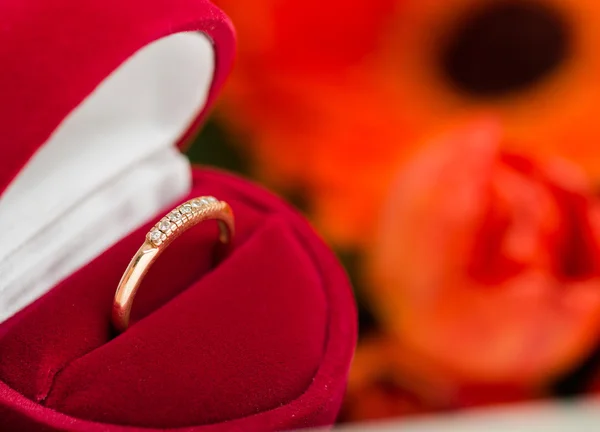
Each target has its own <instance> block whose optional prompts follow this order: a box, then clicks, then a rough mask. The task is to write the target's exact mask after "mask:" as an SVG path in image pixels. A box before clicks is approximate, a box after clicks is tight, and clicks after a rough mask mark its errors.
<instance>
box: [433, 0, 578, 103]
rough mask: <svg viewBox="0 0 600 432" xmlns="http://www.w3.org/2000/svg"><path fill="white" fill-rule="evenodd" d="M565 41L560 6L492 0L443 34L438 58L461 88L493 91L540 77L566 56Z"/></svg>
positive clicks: (523, 85) (477, 92) (528, 83)
mask: <svg viewBox="0 0 600 432" xmlns="http://www.w3.org/2000/svg"><path fill="white" fill-rule="evenodd" d="M569 45H570V40H569V32H568V25H567V23H566V22H565V21H564V20H563V17H562V16H561V15H560V14H559V13H558V11H555V10H554V9H551V8H550V7H549V6H546V5H544V4H542V3H538V2H532V1H517V0H504V1H495V2H490V3H489V4H488V5H485V6H479V7H476V8H474V9H473V10H472V11H471V12H470V13H469V14H466V15H465V16H464V17H463V18H462V19H461V21H460V22H458V23H457V25H456V26H455V27H454V29H453V31H452V32H451V33H450V34H447V35H446V36H445V37H444V43H443V44H442V50H441V53H440V62H441V68H442V70H443V73H444V75H445V76H446V77H447V78H448V79H449V80H450V82H451V83H452V85H453V86H455V87H456V88H457V89H458V90H459V91H462V92H463V93H467V94H469V95H471V96H474V97H497V96H503V95H504V94H506V93H511V92H515V91H519V90H523V89H525V88H527V87H528V86H531V85H532V84H535V83H536V82H537V81H539V80H541V79H542V78H544V77H545V76H546V75H547V74H549V73H550V72H552V71H553V70H554V69H555V68H556V67H557V66H558V65H560V64H561V62H563V61H564V60H565V58H566V57H567V54H568V51H569Z"/></svg>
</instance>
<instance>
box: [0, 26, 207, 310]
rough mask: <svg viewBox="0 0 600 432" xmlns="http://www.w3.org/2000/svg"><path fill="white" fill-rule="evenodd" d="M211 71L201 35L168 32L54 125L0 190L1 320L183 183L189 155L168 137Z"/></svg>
mask: <svg viewBox="0 0 600 432" xmlns="http://www.w3.org/2000/svg"><path fill="white" fill-rule="evenodd" d="M213 73H214V51H213V46H212V43H211V42H210V40H209V39H208V38H207V37H206V36H205V35H203V34H201V33H192V32H190V33H179V34H175V35H171V36H169V37H166V38H163V39H161V40H158V41H156V42H154V43H152V44H150V45H148V46H146V47H144V48H143V49H141V50H140V51H138V52H137V53H136V54H134V55H133V56H132V57H131V58H130V59H129V60H127V61H126V62H125V63H124V64H123V65H121V66H120V67H119V68H118V69H117V70H116V71H114V72H113V73H112V74H111V75H110V76H109V77H108V78H107V79H106V80H105V81H104V82H102V83H101V84H100V85H99V86H98V87H97V89H96V90H95V91H94V92H93V93H92V94H91V95H89V97H88V98H86V100H84V101H83V102H82V103H81V104H80V105H79V106H78V107H77V108H76V109H75V110H74V111H73V112H72V113H71V114H70V115H69V116H68V117H67V118H66V119H65V120H64V121H63V122H62V124H61V125H60V126H59V127H58V128H57V129H56V130H55V132H54V133H53V135H52V136H51V137H50V138H49V139H48V141H47V142H46V143H45V144H44V145H43V146H42V147H41V148H40V150H39V151H38V152H37V153H36V154H35V155H34V156H33V158H32V159H31V160H30V161H29V162H28V164H27V165H26V166H25V167H24V169H23V170H22V171H21V173H20V174H19V175H18V176H17V178H16V179H15V180H14V181H13V182H12V184H11V185H10V186H9V187H8V189H7V190H6V191H5V193H4V194H3V195H2V196H1V197H0V227H2V228H1V232H2V236H1V238H2V241H0V321H2V320H4V319H5V318H7V317H9V316H11V315H12V314H14V313H15V312H17V311H18V310H19V309H21V308H23V307H24V306H26V305H27V304H28V303H30V302H31V301H33V300H35V299H36V298H38V297H39V296H40V295H42V294H44V293H45V292H47V291H48V290H49V289H50V288H52V287H53V286H54V285H55V284H56V283H57V282H59V281H60V280H61V279H63V278H65V277H66V276H68V275H69V274H71V273H73V272H74V271H75V270H77V269H78V268H80V267H81V266H82V265H84V264H86V263H88V262H90V261H91V260H92V259H94V258H95V257H96V256H98V255H99V254H100V253H101V252H102V251H104V250H106V249H107V248H109V247H110V246H111V245H113V244H114V243H115V242H117V241H118V240H119V239H121V238H122V237H124V236H125V235H127V234H128V233H129V232H131V231H132V230H133V229H134V228H136V227H138V226H140V225H141V224H142V223H144V222H147V221H148V220H150V219H152V218H156V217H160V215H159V214H158V212H159V211H161V210H163V209H164V208H165V207H166V206H168V205H170V204H172V203H173V202H174V201H175V200H177V199H178V198H180V197H182V196H183V195H185V194H186V193H187V192H188V191H189V188H190V183H191V175H190V167H189V162H188V161H187V159H186V158H185V156H183V155H181V154H180V153H179V151H178V150H177V149H176V148H175V147H174V144H175V143H176V142H177V140H178V139H179V138H180V137H181V135H182V134H183V133H184V132H185V131H186V130H187V129H188V128H189V126H190V123H191V122H192V121H193V120H194V119H195V118H196V116H197V114H198V112H199V111H200V110H201V109H202V108H203V107H204V105H205V102H206V98H207V95H208V90H209V88H210V84H211V82H212V79H213ZM123 270H124V269H123ZM115 288H116V287H115Z"/></svg>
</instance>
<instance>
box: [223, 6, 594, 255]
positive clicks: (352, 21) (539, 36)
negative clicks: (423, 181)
mask: <svg viewBox="0 0 600 432" xmlns="http://www.w3.org/2000/svg"><path fill="white" fill-rule="evenodd" d="M216 2H217V3H218V4H219V5H220V6H222V7H223V8H224V9H225V11H226V12H227V13H228V14H229V15H230V16H231V17H232V19H233V21H234V23H235V25H236V27H237V30H238V32H239V59H238V63H237V65H236V68H235V70H234V73H233V76H232V77H231V80H230V82H229V84H228V86H227V88H226V89H225V93H224V95H223V98H222V104H221V107H220V110H219V112H218V114H219V116H220V117H221V119H223V121H224V122H225V123H226V124H227V126H229V128H230V130H235V131H237V133H238V134H239V136H240V137H241V138H242V141H243V143H244V144H245V145H248V146H249V147H251V149H252V152H251V153H252V154H253V155H254V156H255V158H256V161H255V162H256V163H257V174H258V175H259V176H260V177H261V178H262V179H263V180H265V181H266V182H268V184H270V185H271V186H273V187H276V188H279V189H280V190H284V191H288V192H289V191H292V192H294V193H296V192H298V191H299V192H300V193H301V194H303V195H305V196H306V198H308V202H309V205H310V207H311V213H312V216H313V219H314V221H315V222H316V224H317V225H318V227H319V228H320V229H321V230H322V232H323V233H325V234H326V235H327V236H328V237H329V238H330V239H332V240H334V241H335V242H336V243H338V244H340V245H343V246H362V245H364V242H365V241H367V240H368V239H369V238H370V236H371V235H372V233H373V232H374V229H375V226H374V223H375V219H374V217H373V211H372V210H373V209H378V208H379V207H380V205H381V204H382V202H383V200H384V197H385V193H386V191H387V189H388V186H389V183H390V181H391V179H392V178H393V176H394V173H395V172H396V171H397V170H398V169H399V167H400V166H401V165H402V164H403V163H404V161H405V160H406V159H408V158H410V156H411V154H412V153H413V150H414V149H415V147H418V146H419V143H420V142H422V141H423V140H424V139H426V138H427V137H428V136H429V134H431V133H432V132H438V131H441V130H443V129H444V128H446V127H447V126H449V125H450V126H452V125H455V124H456V122H457V119H462V118H464V117H465V116H466V117H469V116H470V115H471V114H472V113H473V112H477V111H479V110H481V109H484V110H492V111H494V112H496V113H497V114H498V115H499V116H501V118H502V121H503V123H504V127H505V131H506V136H507V138H508V141H507V145H511V146H512V147H513V150H517V151H523V150H525V151H533V152H535V153H539V154H544V155H551V154H560V155H562V156H564V157H566V158H568V159H571V160H573V161H576V162H577V163H580V164H581V165H582V166H583V167H584V169H586V170H587V171H588V172H589V173H593V174H594V175H596V176H597V175H598V174H600V157H598V153H597V148H596V147H597V143H598V142H599V141H600V127H599V126H598V124H597V122H596V109H595V107H596V101H597V100H599V99H600V78H598V77H599V75H598V72H599V71H600V56H598V55H597V52H598V50H599V49H600V2H597V1H596V0H495V1H489V2H481V1H478V0H449V1H443V2H442V1H439V0H370V1H365V0H362V1H358V2H353V3H352V5H351V6H350V5H349V4H348V3H347V2H340V1H329V2H322V1H317V0H305V1H302V2H297V1H291V0H256V1H252V2H250V1H243V0H237V1H233V0H217V1H216ZM525 147H526V148H525Z"/></svg>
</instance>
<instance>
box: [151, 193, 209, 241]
mask: <svg viewBox="0 0 600 432" xmlns="http://www.w3.org/2000/svg"><path fill="white" fill-rule="evenodd" d="M218 203H219V200H218V199H216V198H215V197H212V196H205V197H200V198H195V199H193V200H190V201H187V202H185V203H183V204H181V205H180V206H179V207H177V208H176V209H175V210H173V211H171V212H170V213H169V214H168V215H166V216H165V217H164V218H162V219H161V220H159V221H158V222H157V224H156V225H154V227H152V229H151V230H150V231H149V232H148V234H147V235H146V238H147V239H148V241H149V242H150V243H152V244H153V245H155V246H158V245H160V244H161V243H163V242H164V241H165V240H167V239H168V238H169V236H170V235H171V234H173V233H174V232H176V231H177V230H178V229H179V228H180V227H181V226H183V225H185V224H186V223H187V222H189V221H191V220H193V219H195V218H196V217H198V216H200V215H204V214H206V213H207V212H208V211H211V210H214V206H215V204H218Z"/></svg>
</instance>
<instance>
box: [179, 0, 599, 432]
mask: <svg viewBox="0 0 600 432" xmlns="http://www.w3.org/2000/svg"><path fill="white" fill-rule="evenodd" d="M215 3H217V4H218V5H219V6H221V7H222V8H223V9H224V10H225V11H226V12H227V13H228V14H229V16H230V17H231V18H232V20H233V22H234V25H235V27H236V29H237V31H238V41H239V49H238V50H239V52H238V58H237V63H236V65H235V69H234V72H233V74H232V76H231V78H230V80H229V82H228V84H227V86H226V88H225V91H224V94H223V96H222V97H221V99H220V103H219V105H218V106H217V109H216V110H215V111H214V113H213V116H212V118H211V119H210V121H209V123H208V125H206V126H205V127H204V129H203V130H202V131H201V133H200V135H199V136H198V137H197V139H196V142H195V143H194V145H193V146H192V147H191V148H190V151H189V155H190V157H191V158H192V160H193V161H195V162H197V163H202V164H209V165H214V166H218V167H222V168H225V169H228V170H233V171H236V172H238V173H242V174H243V175H245V176H248V177H250V178H252V179H254V180H255V181H257V182H260V183H262V184H264V185H265V186H266V187H268V188H270V189H272V190H274V191H276V192H277V193H279V194H280V195H282V196H283V197H285V198H286V199H287V200H288V201H290V202H291V203H293V204H294V205H296V206H297V207H298V208H299V209H300V210H301V211H303V212H304V213H305V214H306V216H307V217H308V218H309V219H310V220H311V222H312V223H313V224H314V226H315V228H316V229H317V230H318V231H319V232H320V233H321V235H322V236H323V237H324V238H325V239H326V240H327V241H328V242H329V244H330V245H331V246H332V247H333V248H334V249H335V250H336V252H337V253H338V255H339V256H340V259H341V260H342V262H343V263H344V264H345V266H346V268H347V270H348V273H349V274H350V276H351V278H352V279H353V283H354V286H355V290H356V297H357V299H358V303H359V309H360V325H361V334H360V341H359V347H358V350H357V353H356V357H355V361H354V364H353V366H352V370H351V376H350V383H349V388H348V395H347V398H346V402H345V406H344V409H343V414H342V418H341V420H342V421H357V420H365V419H374V418H382V417H392V416H394V417H395V416H408V415H418V414H423V413H432V412H438V411H447V410H457V409H463V408H468V407H473V406H482V405H496V404H501V403H502V404H504V403H513V402H522V401H526V400H532V399H540V398H553V397H554V398H559V397H560V398H564V397H571V396H574V395H580V394H584V393H591V392H594V391H598V390H600V349H599V348H600V340H599V339H600V197H599V195H598V185H599V184H600V150H599V148H598V147H599V143H600V141H599V138H600V122H599V121H598V120H597V115H598V114H597V112H598V109H597V107H598V106H599V105H600V54H599V52H600V3H599V2H597V1H596V0H448V1H444V2H442V1H438V0H368V1H367V0H356V1H354V2H351V3H348V2H342V1H337V0H330V1H328V2H323V1H320V0H304V1H301V2H298V1H292V0H252V1H249V0H216V1H215Z"/></svg>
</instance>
